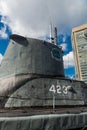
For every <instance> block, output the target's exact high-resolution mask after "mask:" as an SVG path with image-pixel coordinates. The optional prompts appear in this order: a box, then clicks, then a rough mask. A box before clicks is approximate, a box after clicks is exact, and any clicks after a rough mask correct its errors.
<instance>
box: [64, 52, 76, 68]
mask: <svg viewBox="0 0 87 130" xmlns="http://www.w3.org/2000/svg"><path fill="white" fill-rule="evenodd" d="M63 62H64V68H65V69H67V68H70V67H73V66H74V57H73V52H72V51H71V52H69V53H68V54H66V55H64V56H63Z"/></svg>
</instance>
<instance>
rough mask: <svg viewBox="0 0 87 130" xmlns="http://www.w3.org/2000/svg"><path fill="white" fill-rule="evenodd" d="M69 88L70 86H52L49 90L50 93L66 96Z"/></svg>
mask: <svg viewBox="0 0 87 130" xmlns="http://www.w3.org/2000/svg"><path fill="white" fill-rule="evenodd" d="M70 88H71V86H65V85H63V86H61V85H54V84H52V85H51V87H50V88H49V91H50V92H53V93H58V94H68V90H69V89H70Z"/></svg>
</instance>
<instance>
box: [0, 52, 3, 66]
mask: <svg viewBox="0 0 87 130" xmlns="http://www.w3.org/2000/svg"><path fill="white" fill-rule="evenodd" d="M2 59H3V56H2V54H1V53H0V64H1V62H2Z"/></svg>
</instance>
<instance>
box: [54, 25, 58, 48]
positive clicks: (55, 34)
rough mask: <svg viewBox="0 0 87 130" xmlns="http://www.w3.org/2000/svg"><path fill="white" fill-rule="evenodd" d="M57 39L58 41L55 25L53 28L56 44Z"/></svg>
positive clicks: (55, 42)
mask: <svg viewBox="0 0 87 130" xmlns="http://www.w3.org/2000/svg"><path fill="white" fill-rule="evenodd" d="M57 41H58V38H57V27H55V28H54V44H55V45H57Z"/></svg>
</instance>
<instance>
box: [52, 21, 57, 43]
mask: <svg viewBox="0 0 87 130" xmlns="http://www.w3.org/2000/svg"><path fill="white" fill-rule="evenodd" d="M57 41H58V38H57V27H54V32H53V26H52V23H50V43H52V44H54V45H57Z"/></svg>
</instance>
